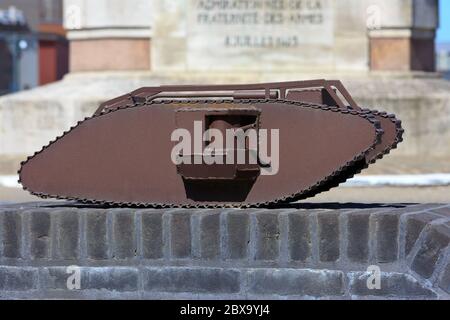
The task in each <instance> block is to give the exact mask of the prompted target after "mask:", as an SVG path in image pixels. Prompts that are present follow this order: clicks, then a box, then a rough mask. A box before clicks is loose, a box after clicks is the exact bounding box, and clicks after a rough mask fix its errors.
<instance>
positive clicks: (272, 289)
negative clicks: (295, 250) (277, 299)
mask: <svg viewBox="0 0 450 320" xmlns="http://www.w3.org/2000/svg"><path fill="white" fill-rule="evenodd" d="M248 289H249V292H250V293H253V294H261V295H267V294H277V295H302V296H313V297H320V296H340V295H343V293H344V288H343V273H342V272H339V271H327V270H307V269H253V270H250V271H248Z"/></svg>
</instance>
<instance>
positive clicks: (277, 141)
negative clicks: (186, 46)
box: [19, 80, 403, 208]
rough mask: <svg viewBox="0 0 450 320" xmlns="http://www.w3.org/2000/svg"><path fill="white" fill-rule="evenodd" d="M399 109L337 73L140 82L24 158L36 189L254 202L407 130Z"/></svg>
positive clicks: (315, 186)
mask: <svg viewBox="0 0 450 320" xmlns="http://www.w3.org/2000/svg"><path fill="white" fill-rule="evenodd" d="M402 134H403V129H402V126H401V121H400V120H398V119H396V117H395V116H394V115H391V114H387V113H386V112H381V111H377V110H370V109H363V108H361V107H360V106H359V105H358V104H357V103H356V102H355V101H354V100H353V98H352V97H351V95H350V94H349V93H348V91H347V90H346V89H345V88H344V86H343V85H342V84H341V82H339V81H326V80H312V81H295V82H280V83H263V84H247V85H205V86H201V85H200V86H161V87H146V88H141V89H138V90H136V91H133V92H131V93H129V94H126V95H123V96H121V97H118V98H115V99H113V100H110V101H107V102H105V103H103V104H102V105H100V107H99V108H98V110H97V111H96V112H95V113H94V115H93V116H92V117H89V118H86V119H84V120H83V121H80V122H79V123H78V124H77V125H76V126H74V127H73V128H71V129H70V130H69V131H67V132H65V133H64V134H63V135H62V136H60V137H58V138H56V139H55V140H54V141H52V142H50V144H48V145H47V146H45V147H43V149H42V150H41V151H39V152H36V153H35V154H34V155H33V156H31V157H29V158H28V159H27V160H26V161H24V162H23V163H22V166H21V169H20V171H19V176H20V182H21V183H22V185H23V187H24V189H25V190H28V191H29V192H31V193H32V194H34V195H37V196H40V197H43V198H57V199H67V200H77V201H81V202H84V203H92V204H103V205H112V206H142V207H184V208H189V207H205V208H209V207H261V206H272V205H280V204H283V203H288V202H294V201H298V200H302V199H306V198H309V197H313V196H315V195H317V194H318V193H321V192H325V191H328V190H330V189H331V188H334V187H337V186H338V185H339V184H340V183H342V182H345V181H346V180H347V179H349V178H351V177H353V176H354V175H355V174H358V173H360V172H361V170H363V169H365V168H367V167H368V166H369V165H370V164H372V163H374V162H375V161H377V160H379V159H381V158H382V157H383V156H385V155H386V154H388V153H389V152H390V151H391V150H392V149H394V148H396V147H397V144H398V143H399V142H401V141H402Z"/></svg>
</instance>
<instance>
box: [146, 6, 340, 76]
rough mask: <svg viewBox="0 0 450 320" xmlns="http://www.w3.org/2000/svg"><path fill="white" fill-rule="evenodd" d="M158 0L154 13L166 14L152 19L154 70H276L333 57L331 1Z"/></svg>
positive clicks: (328, 60)
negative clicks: (319, 53) (153, 23)
mask: <svg viewBox="0 0 450 320" xmlns="http://www.w3.org/2000/svg"><path fill="white" fill-rule="evenodd" d="M157 2H158V5H159V9H161V11H158V12H166V13H167V15H166V14H162V15H161V14H159V15H158V16H157V17H155V35H154V41H155V47H156V54H155V59H156V61H155V66H156V67H157V68H158V67H160V68H162V69H165V67H169V68H173V67H175V66H177V65H178V66H179V67H180V63H184V68H185V69H191V70H206V69H207V70H211V69H212V70H230V69H243V70H248V69H257V68H260V66H261V63H263V64H265V65H266V66H268V68H273V69H278V70H279V69H280V68H282V69H283V68H284V69H288V68H289V69H292V66H293V65H297V67H301V65H302V64H303V65H308V64H310V63H312V62H315V63H317V62H320V63H323V64H328V63H330V61H331V59H332V57H331V53H328V52H331V51H332V47H333V40H334V28H333V25H334V24H333V12H334V11H333V6H334V4H333V1H331V0H187V1H179V0H178V1H173V2H171V4H168V3H167V1H162V0H158V1H157ZM174 15H175V16H176V17H177V19H174V18H173V17H174ZM169 17H172V18H169ZM175 39H176V40H178V42H177V43H175V41H176V40H175ZM180 41H181V42H180ZM171 47H172V49H173V50H170V48H171ZM158 49H162V50H167V51H165V52H164V53H163V52H158ZM175 50H177V51H178V52H175ZM180 50H181V51H182V52H183V55H184V56H183V57H182V56H181V53H180ZM317 52H323V54H321V55H317ZM177 57H178V59H177ZM256 57H257V58H258V59H259V61H255V58H256ZM225 61H226V64H225Z"/></svg>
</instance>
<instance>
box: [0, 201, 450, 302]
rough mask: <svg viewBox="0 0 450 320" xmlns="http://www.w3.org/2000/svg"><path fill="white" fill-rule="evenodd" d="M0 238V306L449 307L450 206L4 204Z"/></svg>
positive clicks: (1, 215)
mask: <svg viewBox="0 0 450 320" xmlns="http://www.w3.org/2000/svg"><path fill="white" fill-rule="evenodd" d="M0 239H1V241H0V244H1V246H0V297H1V298H3V299H15V298H81V299H104V298H140V299H163V298H185V299H260V298H264V299H303V298H305V299H328V298H337V299H368V298H377V299H387V298H399V299H450V247H449V244H450V205H431V204H430V205H358V204H348V205H345V204H344V205H339V206H338V205H333V204H316V205H313V204H305V205H302V206H301V207H300V206H298V207H297V206H296V205H291V207H289V208H284V209H261V210H256V209H253V210H230V209H223V210H177V209H155V210H142V209H139V210H138V209H107V208H87V207H83V206H81V205H70V204H66V203H56V202H53V203H39V204H37V203H34V204H20V205H3V206H2V207H1V209H0ZM72 265H76V266H79V267H80V268H81V269H79V270H80V272H81V288H80V290H73V291H71V290H68V289H67V286H66V283H67V279H68V277H69V276H70V274H68V273H67V267H68V266H72ZM370 265H372V266H378V267H379V268H380V270H381V288H380V289H373V290H370V289H368V287H367V284H366V283H367V279H368V277H369V273H368V272H367V268H368V266H370Z"/></svg>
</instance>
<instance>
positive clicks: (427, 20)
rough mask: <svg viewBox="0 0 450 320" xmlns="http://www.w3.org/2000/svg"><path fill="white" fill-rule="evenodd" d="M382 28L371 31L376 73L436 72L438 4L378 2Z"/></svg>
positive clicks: (396, 0) (405, 0)
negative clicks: (435, 44) (382, 71)
mask: <svg viewBox="0 0 450 320" xmlns="http://www.w3.org/2000/svg"><path fill="white" fill-rule="evenodd" d="M372 9H373V11H372V13H373V15H374V19H375V20H377V19H378V20H379V25H378V26H375V27H374V29H372V30H370V31H369V37H370V67H371V69H372V70H374V71H379V70H384V71H434V70H435V49H434V39H435V35H436V28H437V27H438V24H439V13H438V1H437V0H376V1H373V6H372Z"/></svg>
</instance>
